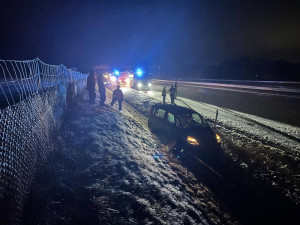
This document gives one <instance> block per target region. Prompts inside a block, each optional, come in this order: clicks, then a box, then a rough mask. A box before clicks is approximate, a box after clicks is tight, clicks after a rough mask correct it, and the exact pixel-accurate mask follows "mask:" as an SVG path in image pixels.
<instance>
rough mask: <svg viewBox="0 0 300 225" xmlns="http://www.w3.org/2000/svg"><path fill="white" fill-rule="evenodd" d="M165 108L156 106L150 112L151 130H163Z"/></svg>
mask: <svg viewBox="0 0 300 225" xmlns="http://www.w3.org/2000/svg"><path fill="white" fill-rule="evenodd" d="M165 114H166V110H164V109H161V108H159V107H156V108H155V109H153V110H152V111H151V112H150V115H151V116H150V118H151V119H150V120H149V124H148V125H149V127H150V128H151V129H152V130H157V131H163V130H164V118H165Z"/></svg>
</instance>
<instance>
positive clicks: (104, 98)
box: [97, 74, 106, 106]
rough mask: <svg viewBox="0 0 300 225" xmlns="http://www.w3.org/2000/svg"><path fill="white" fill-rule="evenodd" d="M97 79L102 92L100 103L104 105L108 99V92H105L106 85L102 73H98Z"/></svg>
mask: <svg viewBox="0 0 300 225" xmlns="http://www.w3.org/2000/svg"><path fill="white" fill-rule="evenodd" d="M97 80H98V88H99V93H100V102H99V105H100V106H103V105H104V103H105V100H106V94H105V92H106V89H105V85H104V83H103V77H102V75H101V74H100V75H98V77H97Z"/></svg>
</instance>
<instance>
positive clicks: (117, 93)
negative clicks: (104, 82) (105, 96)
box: [110, 85, 123, 110]
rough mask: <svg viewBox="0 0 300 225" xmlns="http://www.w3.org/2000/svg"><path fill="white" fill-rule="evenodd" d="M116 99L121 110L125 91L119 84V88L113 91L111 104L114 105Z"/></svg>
mask: <svg viewBox="0 0 300 225" xmlns="http://www.w3.org/2000/svg"><path fill="white" fill-rule="evenodd" d="M116 101H118V103H119V110H122V102H123V92H122V90H121V89H120V85H117V89H116V90H114V91H113V97H112V101H111V103H110V105H111V106H113V105H114V104H115V102H116Z"/></svg>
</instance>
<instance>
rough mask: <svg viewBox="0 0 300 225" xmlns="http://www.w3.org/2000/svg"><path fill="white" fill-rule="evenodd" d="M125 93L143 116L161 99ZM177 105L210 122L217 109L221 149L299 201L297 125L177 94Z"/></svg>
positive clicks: (154, 94) (299, 137)
mask: <svg viewBox="0 0 300 225" xmlns="http://www.w3.org/2000/svg"><path fill="white" fill-rule="evenodd" d="M124 92H125V99H126V101H127V102H128V103H129V104H130V105H132V106H133V107H134V108H136V109H137V110H138V111H139V112H141V113H142V114H143V115H145V116H146V115H147V113H148V110H149V106H151V105H152V104H154V103H157V102H161V100H162V97H161V93H159V92H154V91H153V92H150V93H148V95H146V94H145V93H141V92H137V91H135V90H130V89H126V90H125V91H124ZM168 97H169V96H167V101H169V98H168ZM176 104H178V105H182V106H185V107H191V108H192V109H194V110H195V111H197V112H199V113H200V114H202V115H203V116H204V117H205V118H206V119H207V120H208V121H210V122H211V123H213V122H214V120H215V116H216V110H218V112H219V113H218V121H217V126H216V130H217V132H218V133H219V134H220V135H221V136H222V141H223V150H224V151H225V152H226V153H227V154H228V155H229V156H230V157H231V158H232V159H233V160H234V161H235V162H237V163H239V165H240V166H241V167H242V168H244V169H245V170H248V171H249V172H250V173H252V174H253V176H255V177H258V178H259V179H261V180H263V181H266V182H267V183H269V184H270V185H272V186H274V187H275V188H277V189H279V190H280V191H281V192H282V193H283V194H284V195H285V196H287V197H289V198H290V199H291V200H292V201H294V202H295V203H296V204H299V203H300V199H299V196H300V190H299V185H300V181H299V176H300V171H299V169H300V168H299V165H300V164H299V161H300V158H299V157H300V129H299V127H293V126H290V125H286V124H282V123H279V122H275V121H270V120H267V119H263V118H260V117H257V116H253V115H248V114H245V113H240V112H236V111H232V110H228V109H225V108H220V107H216V106H213V105H209V104H206V103H202V102H196V101H192V100H189V99H185V98H180V97H179V98H178V100H177V101H176Z"/></svg>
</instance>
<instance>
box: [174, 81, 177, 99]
mask: <svg viewBox="0 0 300 225" xmlns="http://www.w3.org/2000/svg"><path fill="white" fill-rule="evenodd" d="M174 88H175V99H177V81H176V82H175V85H174Z"/></svg>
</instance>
